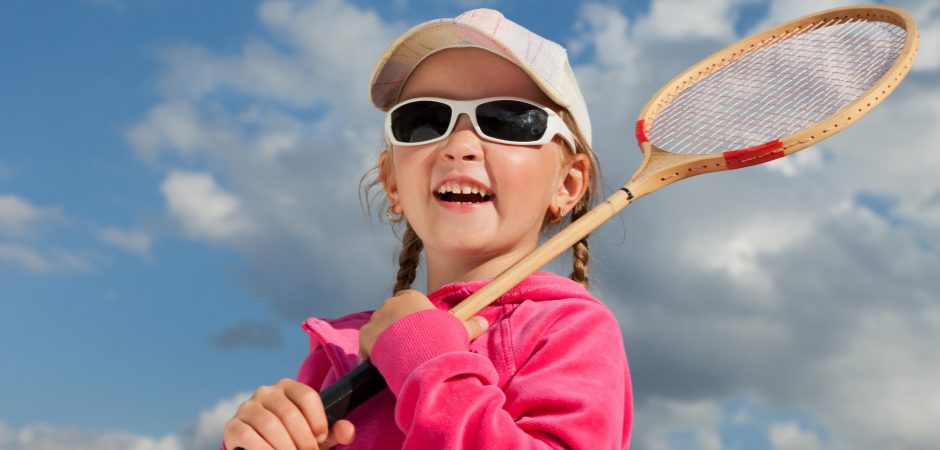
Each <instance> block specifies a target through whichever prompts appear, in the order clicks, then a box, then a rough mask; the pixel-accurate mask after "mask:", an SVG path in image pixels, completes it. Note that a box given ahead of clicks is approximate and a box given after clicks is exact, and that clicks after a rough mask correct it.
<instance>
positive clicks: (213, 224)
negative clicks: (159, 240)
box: [160, 170, 251, 241]
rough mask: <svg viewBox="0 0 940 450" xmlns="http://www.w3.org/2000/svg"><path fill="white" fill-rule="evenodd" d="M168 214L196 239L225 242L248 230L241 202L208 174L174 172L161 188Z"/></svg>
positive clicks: (249, 225)
mask: <svg viewBox="0 0 940 450" xmlns="http://www.w3.org/2000/svg"><path fill="white" fill-rule="evenodd" d="M160 191H161V192H163V196H164V197H165V198H166V201H167V208H168V209H169V212H170V214H171V215H172V216H173V217H174V218H175V219H176V220H178V221H179V223H180V226H182V228H183V231H184V232H185V233H186V234H188V235H189V236H192V237H195V238H204V239H208V240H211V241H217V240H224V239H229V238H233V237H235V236H237V235H239V234H243V233H245V232H247V231H248V230H250V229H251V222H250V220H249V219H248V217H247V216H245V213H244V211H243V209H242V201H241V200H240V199H239V198H238V197H235V196H234V195H232V194H230V193H229V192H226V191H225V190H223V189H222V188H221V187H219V185H218V184H217V183H216V182H215V178H213V176H212V175H211V174H208V173H195V172H186V171H182V170H174V171H172V172H170V173H169V175H167V177H166V179H165V180H163V184H161V185H160Z"/></svg>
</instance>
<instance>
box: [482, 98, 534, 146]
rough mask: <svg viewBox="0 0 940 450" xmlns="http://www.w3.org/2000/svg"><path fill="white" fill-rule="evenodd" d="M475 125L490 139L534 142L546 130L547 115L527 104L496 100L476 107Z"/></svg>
mask: <svg viewBox="0 0 940 450" xmlns="http://www.w3.org/2000/svg"><path fill="white" fill-rule="evenodd" d="M477 123H478V124H479V125H480V130H481V131H483V134H485V135H487V136H489V137H491V138H495V139H502V140H504V141H512V142H535V141H537V140H539V139H541V138H542V135H544V134H545V129H546V128H548V113H546V112H545V111H542V110H541V109H539V108H538V107H536V106H535V105H530V104H528V103H524V102H519V101H515V100H498V101H494V102H489V103H484V104H482V105H480V106H477Z"/></svg>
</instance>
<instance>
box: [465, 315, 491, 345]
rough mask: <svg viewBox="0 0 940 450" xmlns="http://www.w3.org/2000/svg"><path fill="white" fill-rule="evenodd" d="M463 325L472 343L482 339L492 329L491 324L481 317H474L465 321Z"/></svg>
mask: <svg viewBox="0 0 940 450" xmlns="http://www.w3.org/2000/svg"><path fill="white" fill-rule="evenodd" d="M463 325H464V326H465V327H467V334H469V335H470V340H471V341H472V340H474V339H476V338H478V337H480V335H481V334H483V332H484V331H486V330H487V328H489V327H490V323H489V322H487V321H486V319H484V318H483V317H480V316H473V317H471V318H470V319H469V320H465V321H464V322H463Z"/></svg>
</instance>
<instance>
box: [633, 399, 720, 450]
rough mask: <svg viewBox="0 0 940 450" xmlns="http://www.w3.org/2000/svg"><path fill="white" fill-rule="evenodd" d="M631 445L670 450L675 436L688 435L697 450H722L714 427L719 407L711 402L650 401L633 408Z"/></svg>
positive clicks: (717, 420) (717, 421) (718, 421)
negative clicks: (633, 420) (634, 412)
mask: <svg viewBox="0 0 940 450" xmlns="http://www.w3.org/2000/svg"><path fill="white" fill-rule="evenodd" d="M634 417H635V420H636V421H635V422H634V426H633V429H634V433H635V434H634V436H633V438H632V439H631V440H632V442H633V445H631V448H633V447H637V448H642V449H644V450H670V449H672V448H674V447H673V446H672V445H671V444H670V440H671V438H672V437H673V436H674V435H675V434H676V433H685V434H691V435H692V437H693V438H692V440H693V442H694V444H693V445H694V447H693V446H692V445H689V448H699V449H701V450H721V449H722V448H723V446H722V443H721V437H720V436H719V434H718V426H719V425H720V424H721V422H722V413H721V409H720V405H719V404H718V403H716V402H711V401H692V402H689V401H674V400H658V399H657V400H651V401H649V402H647V403H645V404H641V405H637V414H636V415H635V416H634Z"/></svg>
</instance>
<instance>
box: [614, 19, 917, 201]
mask: <svg viewBox="0 0 940 450" xmlns="http://www.w3.org/2000/svg"><path fill="white" fill-rule="evenodd" d="M917 44H918V34H917V28H916V26H915V24H914V20H913V18H911V16H910V14H908V13H907V12H905V11H904V10H901V9H899V8H894V7H890V6H882V5H868V6H854V7H845V8H836V9H831V10H827V11H823V12H819V13H816V14H811V15H808V16H805V17H801V18H799V19H795V20H791V21H789V22H786V23H783V24H780V25H777V26H774V27H771V28H769V29H767V30H764V31H761V32H759V33H756V34H754V35H751V36H749V37H747V38H744V39H742V40H741V41H739V42H737V43H735V44H732V45H730V46H728V47H726V48H725V49H723V50H721V51H718V52H716V53H714V54H713V55H711V56H709V57H707V58H705V59H703V60H702V61H700V62H698V63H697V64H695V65H693V66H691V67H690V68H689V69H687V70H686V71H685V72H683V73H681V74H679V75H678V76H677V77H675V78H674V79H673V80H672V81H670V82H669V83H668V84H666V85H665V86H663V87H662V88H661V89H660V90H659V91H658V92H657V93H656V94H655V95H653V97H652V98H650V100H649V101H648V102H647V103H646V105H645V106H644V107H643V109H642V110H641V111H640V115H639V119H638V121H637V124H636V135H637V141H638V143H639V144H640V148H641V149H642V150H643V152H644V154H645V157H644V161H643V164H642V165H641V167H640V169H639V170H638V171H637V173H636V174H635V175H634V177H633V178H632V179H631V184H633V185H634V187H633V188H631V189H630V190H631V191H634V195H635V196H639V195H644V194H646V193H649V192H652V191H653V190H656V189H658V188H660V187H662V186H664V185H666V184H670V183H673V182H675V181H678V180H680V179H683V178H687V177H689V176H694V175H699V174H702V173H708V172H715V171H721V170H732V169H738V168H742V167H748V166H752V165H756V164H761V163H764V162H768V161H772V160H774V159H777V158H781V157H783V156H786V155H790V154H793V153H795V152H797V151H799V150H802V149H804V148H807V147H809V146H811V145H814V144H816V143H818V142H821V141H822V140H824V139H827V138H829V137H830V136H832V135H834V134H836V133H838V132H839V131H841V130H843V129H845V128H847V127H848V126H849V125H851V124H852V123H855V122H857V121H858V119H859V118H861V117H862V116H864V115H865V114H867V113H868V111H871V109H872V108H874V107H875V106H877V105H878V104H880V103H881V102H882V101H883V100H884V99H885V98H886V97H887V96H888V95H890V94H891V92H893V91H894V90H895V89H896V88H897V85H898V84H899V83H900V82H901V81H902V80H903V79H904V77H905V76H906V75H907V73H908V72H909V71H910V68H911V65H912V64H913V62H914V59H915V57H916V55H917ZM641 181H644V183H643V186H638V185H637V183H639V182H641Z"/></svg>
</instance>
